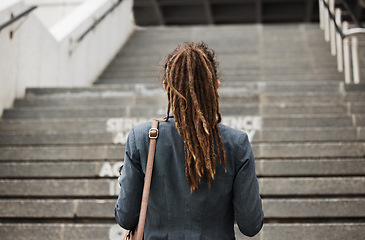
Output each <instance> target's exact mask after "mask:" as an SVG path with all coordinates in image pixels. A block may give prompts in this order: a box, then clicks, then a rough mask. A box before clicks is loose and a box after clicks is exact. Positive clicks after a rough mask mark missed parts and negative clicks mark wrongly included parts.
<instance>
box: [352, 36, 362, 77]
mask: <svg viewBox="0 0 365 240" xmlns="http://www.w3.org/2000/svg"><path fill="white" fill-rule="evenodd" d="M351 55H352V71H353V77H354V83H355V84H359V83H360V67H359V41H358V38H357V37H351Z"/></svg>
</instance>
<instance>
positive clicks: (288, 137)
mask: <svg viewBox="0 0 365 240" xmlns="http://www.w3.org/2000/svg"><path fill="white" fill-rule="evenodd" d="M242 127H244V126H242ZM239 130H243V131H249V132H250V137H251V141H252V142H254V143H256V142H303V141H312V142H315V141H327V142H330V141H365V128H364V127H357V128H354V127H352V128H342V127H341V128H299V129H296V128H283V129H263V130H256V129H245V128H242V129H239ZM129 131H130V129H123V131H122V130H120V131H110V132H107V131H106V130H105V129H104V131H84V132H82V131H67V132H64V131H60V132H58V131H55V130H53V131H51V132H21V133H16V132H11V133H6V132H0V145H23V144H26V145H30V144H35V145H40V144H42V145H49V144H111V143H113V142H114V139H115V137H116V134H117V133H118V132H122V133H123V134H124V135H125V136H127V134H128V133H129Z"/></svg>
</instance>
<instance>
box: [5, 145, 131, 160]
mask: <svg viewBox="0 0 365 240" xmlns="http://www.w3.org/2000/svg"><path fill="white" fill-rule="evenodd" d="M0 151H1V154H0V160H1V161H12V160H70V161H71V160H100V159H108V160H113V159H114V160H115V159H117V160H121V159H123V157H124V151H125V149H124V148H122V147H120V146H117V145H107V146H101V145H100V144H99V145H97V146H92V145H90V146H47V147H45V146H38V147H37V146H27V147H4V148H0Z"/></svg>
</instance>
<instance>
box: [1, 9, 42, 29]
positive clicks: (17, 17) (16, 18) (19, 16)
mask: <svg viewBox="0 0 365 240" xmlns="http://www.w3.org/2000/svg"><path fill="white" fill-rule="evenodd" d="M37 7H38V6H32V7H30V8H28V9H27V10H25V11H24V12H22V13H20V14H18V15H17V16H15V17H12V18H11V19H10V20H9V21H6V22H5V23H3V24H1V25H0V32H1V30H3V29H4V28H6V27H7V26H9V25H11V24H13V23H14V22H16V21H18V20H19V19H21V18H23V17H25V16H27V15H28V14H29V13H30V12H32V11H33V10H35V9H36V8H37Z"/></svg>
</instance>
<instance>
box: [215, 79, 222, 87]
mask: <svg viewBox="0 0 365 240" xmlns="http://www.w3.org/2000/svg"><path fill="white" fill-rule="evenodd" d="M216 86H217V89H218V88H219V87H220V86H221V81H219V80H217V82H216Z"/></svg>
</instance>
